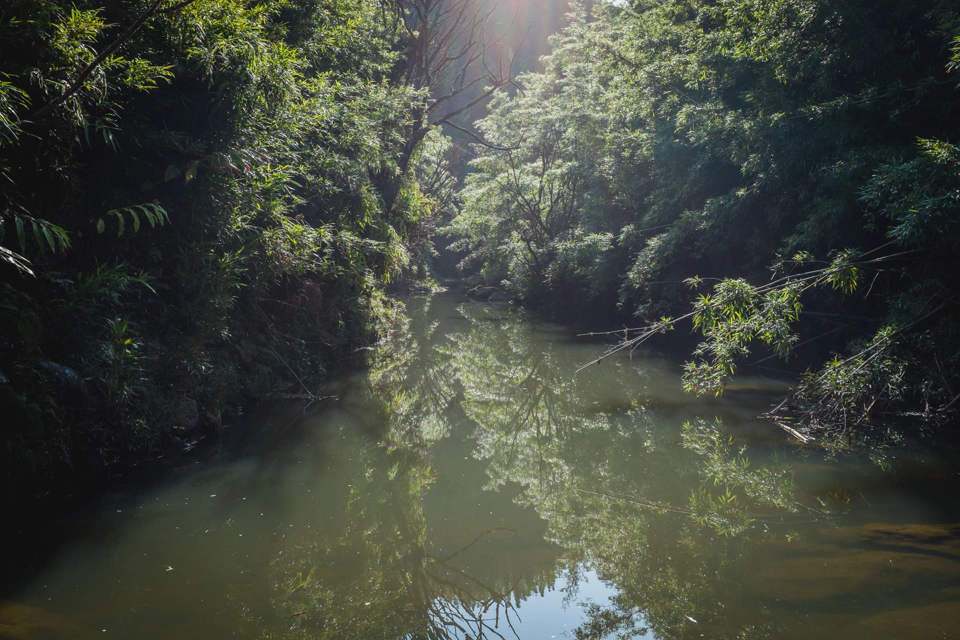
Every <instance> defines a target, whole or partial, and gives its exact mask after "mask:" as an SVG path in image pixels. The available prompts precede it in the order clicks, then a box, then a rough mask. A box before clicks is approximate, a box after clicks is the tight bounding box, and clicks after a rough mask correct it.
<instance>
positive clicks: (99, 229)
mask: <svg viewBox="0 0 960 640" xmlns="http://www.w3.org/2000/svg"><path fill="white" fill-rule="evenodd" d="M106 226H107V225H106V223H105V222H104V221H103V218H100V219H99V220H97V233H103V230H104V229H105V228H106Z"/></svg>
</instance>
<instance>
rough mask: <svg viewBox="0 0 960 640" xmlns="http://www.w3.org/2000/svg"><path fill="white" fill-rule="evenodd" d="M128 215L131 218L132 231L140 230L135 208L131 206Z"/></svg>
mask: <svg viewBox="0 0 960 640" xmlns="http://www.w3.org/2000/svg"><path fill="white" fill-rule="evenodd" d="M130 217H131V218H133V232H134V233H136V232H137V231H140V218H139V217H138V216H137V210H136V209H135V208H133V207H131V208H130Z"/></svg>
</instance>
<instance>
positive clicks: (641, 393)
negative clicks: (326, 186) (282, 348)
mask: <svg viewBox="0 0 960 640" xmlns="http://www.w3.org/2000/svg"><path fill="white" fill-rule="evenodd" d="M435 302H436V301H431V300H413V301H409V302H408V303H407V307H408V314H407V315H408V317H407V320H406V321H405V323H404V324H403V325H401V326H398V327H397V329H396V331H395V335H394V336H392V338H391V339H390V340H389V341H388V342H387V343H386V344H385V345H384V346H382V347H381V348H380V349H379V350H378V351H377V352H376V354H374V356H373V357H372V359H371V371H370V373H369V376H368V378H367V379H368V381H369V389H368V395H366V396H364V398H363V399H362V401H361V404H363V405H364V406H366V407H367V410H368V411H371V412H374V413H375V415H376V417H375V420H374V421H375V422H376V423H378V424H379V425H380V430H379V431H378V435H377V440H376V441H371V440H369V439H366V440H364V439H362V438H353V439H352V440H350V439H349V438H348V441H349V443H350V444H349V446H350V447H351V448H350V449H349V450H348V451H347V454H348V455H349V456H350V457H351V458H353V459H356V460H358V461H359V464H356V465H355V466H354V467H351V469H352V471H351V475H350V477H349V478H348V479H346V480H345V485H346V486H345V487H339V488H337V487H331V488H328V490H329V491H330V492H336V491H341V492H342V495H339V496H338V497H337V498H336V499H331V500H330V505H331V507H330V508H331V509H332V510H333V511H334V512H335V513H333V514H331V515H329V518H328V521H327V522H324V523H322V527H321V526H318V527H317V529H316V530H315V532H314V533H311V534H310V535H309V536H303V537H300V538H295V537H292V536H290V537H287V538H285V539H284V540H283V541H282V542H279V543H278V546H277V549H276V551H275V552H274V554H273V561H272V564H271V569H270V576H269V578H270V579H269V583H270V584H269V586H268V587H267V589H268V590H269V591H270V594H271V596H270V599H271V606H270V610H271V612H272V613H270V614H262V615H254V614H252V613H250V612H248V616H249V621H250V622H251V623H252V624H255V625H257V627H258V628H260V629H262V630H263V635H264V636H265V637H266V636H269V637H316V638H326V637H329V638H334V637H336V638H342V637H356V638H430V639H434V638H436V639H445V638H467V637H470V638H484V637H505V636H506V637H509V636H513V635H516V634H514V628H513V623H514V622H515V621H516V619H517V617H518V616H517V613H518V611H517V609H516V608H517V606H518V605H519V604H520V603H521V602H522V601H523V600H524V599H525V598H527V597H528V596H530V595H531V594H533V593H535V592H540V593H543V591H544V590H545V589H549V588H552V586H553V584H554V583H555V582H556V580H557V579H558V576H559V575H560V574H561V573H564V574H565V577H566V581H567V583H568V585H569V588H570V590H571V593H573V592H575V591H576V588H577V585H578V582H579V581H580V579H581V576H582V575H583V572H584V571H587V570H592V571H594V572H596V574H597V575H599V576H600V578H601V579H602V580H604V581H605V582H607V583H609V584H610V585H611V586H613V587H614V588H615V590H616V594H617V595H616V596H615V597H613V598H612V600H611V602H610V603H608V604H604V605H601V604H588V606H586V607H585V608H584V612H585V618H586V619H585V621H584V623H583V624H582V625H581V627H580V628H579V629H577V630H576V633H575V635H576V636H577V637H578V638H597V639H599V638H605V637H620V638H628V637H636V636H642V635H644V634H646V633H647V632H652V633H654V634H655V635H656V637H658V638H686V637H690V638H699V637H701V634H709V637H712V638H766V637H778V636H779V635H782V634H783V633H784V631H785V628H784V626H783V625H782V624H780V623H779V622H778V621H776V620H774V619H772V618H771V616H770V615H768V614H767V613H766V612H765V606H764V605H763V604H762V603H761V604H757V603H758V601H762V598H758V597H757V594H756V591H755V590H754V591H751V587H750V586H749V585H747V584H746V582H747V577H748V576H749V575H750V573H751V571H753V570H754V569H755V560H753V556H754V554H753V551H752V550H753V549H754V548H755V547H756V546H757V545H759V544H761V543H764V542H766V541H769V540H770V539H771V537H773V536H774V535H780V537H781V538H782V537H783V534H786V535H788V536H795V535H796V530H797V529H802V527H803V523H802V520H803V519H806V520H810V519H811V515H813V516H816V517H818V518H820V517H824V514H823V513H818V512H816V510H814V509H812V508H810V507H805V506H802V505H801V504H800V502H799V501H798V499H797V498H796V489H795V487H794V485H793V482H792V476H791V474H790V473H789V471H788V470H786V469H785V468H784V467H783V465H769V466H765V465H763V464H759V465H758V464H756V463H754V464H751V463H750V462H749V461H748V459H747V457H746V454H745V452H744V451H742V450H740V449H738V448H737V447H736V446H735V445H734V444H733V443H732V442H731V441H730V439H729V438H728V437H727V435H726V433H725V432H724V431H723V428H722V426H721V425H719V424H717V423H716V422H714V421H713V420H712V418H713V416H712V415H711V420H710V421H704V420H699V419H697V418H696V415H695V409H696V408H695V407H694V408H693V409H690V408H689V407H688V406H687V405H682V404H680V403H677V402H675V401H674V400H672V399H671V397H672V396H671V395H670V393H671V392H670V389H671V388H672V387H678V386H679V383H678V382H677V376H676V375H675V372H673V371H672V370H670V369H668V368H667V365H664V364H663V362H662V361H659V360H657V359H656V358H653V357H651V358H648V359H646V360H644V361H643V362H641V363H638V362H631V361H628V360H621V361H618V362H605V363H604V365H603V367H601V368H599V369H594V370H592V371H591V372H590V373H588V374H586V375H584V374H580V375H579V376H578V375H575V374H574V373H573V372H574V371H575V369H576V364H577V363H579V362H583V361H584V360H586V359H587V358H585V357H584V355H585V352H584V351H583V349H587V350H589V349H592V348H594V347H590V346H589V345H588V346H584V347H577V346H576V345H571V344H567V343H564V342H562V341H561V340H558V337H557V335H556V334H554V335H550V333H551V329H550V327H545V326H542V325H540V326H538V325H535V323H533V322H532V321H531V320H530V318H528V317H525V316H524V315H523V314H521V313H520V312H516V311H513V310H510V309H507V308H503V307H495V306H489V305H475V304H463V305H461V306H459V307H458V308H457V309H456V312H455V313H453V309H452V308H451V306H450V305H449V302H448V301H443V300H442V299H441V302H443V304H442V305H438V306H439V307H440V308H439V309H438V308H434V303H435ZM658 363H659V364H658ZM701 406H703V405H701ZM713 409H716V407H714V408H713ZM720 413H722V411H720ZM684 422H687V423H688V424H687V425H686V426H685V427H683V428H681V425H683V424H684ZM457 434H461V435H460V436H457ZM462 434H469V435H468V437H469V441H470V442H471V443H472V444H470V445H469V446H471V447H472V459H473V460H474V461H476V462H477V463H478V464H482V465H483V472H484V474H485V476H486V480H485V486H484V487H483V489H484V490H485V491H486V492H488V493H496V492H506V493H511V492H512V493H511V495H514V494H515V497H514V498H513V501H514V502H515V503H516V504H517V505H519V506H520V507H522V508H525V509H527V510H533V511H534V512H535V513H536V514H537V515H538V516H539V517H540V518H541V519H542V520H543V521H544V522H545V524H544V525H543V526H544V527H545V535H544V537H545V540H546V542H547V543H549V544H551V545H555V546H556V547H557V548H558V549H559V553H547V554H543V555H542V557H541V556H537V557H536V558H533V557H532V556H530V555H529V554H527V555H528V557H525V558H521V556H522V555H523V554H524V553H525V552H524V549H523V548H522V547H521V546H520V545H516V546H515V547H514V548H509V547H508V546H504V547H503V548H504V549H505V550H504V551H503V554H502V556H501V557H500V558H498V560H499V561H498V562H484V561H483V559H485V558H488V557H489V556H487V555H482V552H481V551H480V547H486V545H488V544H489V543H491V542H494V541H495V539H496V540H501V541H503V540H506V539H508V538H509V537H510V536H512V535H513V534H514V532H511V531H508V530H504V529H503V528H502V527H501V528H490V529H485V528H478V529H477V530H474V531H472V532H471V533H470V534H469V535H464V536H463V539H461V540H459V542H457V543H455V544H456V545H457V547H456V548H457V551H455V552H454V553H450V552H449V551H447V552H445V553H441V552H440V550H439V548H438V546H439V543H438V542H437V540H436V539H435V537H436V535H438V534H437V533H436V532H434V529H435V528H436V527H437V525H438V524H439V523H438V522H430V521H429V520H430V517H431V516H430V514H428V513H427V512H426V511H425V508H424V504H425V496H427V494H428V493H429V492H430V491H431V490H433V487H434V484H435V483H436V482H438V480H439V482H441V483H442V482H443V480H444V479H443V478H438V474H439V473H440V472H439V471H438V464H440V463H441V462H443V460H441V459H440V458H438V456H443V455H448V454H446V453H443V451H444V449H443V446H444V444H443V443H444V442H445V441H451V440H454V439H456V437H462ZM444 464H446V463H444ZM441 466H442V465H441ZM448 466H449V465H448ZM470 508H471V507H470V506H469V505H467V506H463V507H462V508H461V510H460V511H457V512H454V513H452V514H451V513H443V514H436V515H435V516H434V517H437V518H439V517H441V515H442V516H444V519H446V517H450V518H456V517H462V518H463V519H464V520H468V519H469V517H470V513H469V511H468V510H469V509H470ZM474 508H475V507H474ZM331 522H332V523H333V524H331ZM476 554H481V555H479V556H477V555H476ZM468 556H476V557H479V558H481V561H479V562H478V561H477V560H473V561H471V562H464V560H465V558H467V557H468ZM524 562H526V563H527V564H526V565H524V564H523V563H524ZM511 565H515V566H511ZM521 565H522V566H523V567H524V568H522V569H521V568H518V567H520V566H521ZM534 565H535V566H534ZM303 612H306V613H303ZM301 613H303V614H302V615H296V614H301ZM268 630H269V631H268Z"/></svg>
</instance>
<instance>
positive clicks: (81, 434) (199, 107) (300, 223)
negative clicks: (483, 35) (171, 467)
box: [0, 0, 443, 473]
mask: <svg viewBox="0 0 960 640" xmlns="http://www.w3.org/2000/svg"><path fill="white" fill-rule="evenodd" d="M405 11H406V5H405V4H404V3H390V2H378V1H376V0H258V1H248V0H187V1H184V2H172V1H166V0H140V1H136V2H104V1H98V0H89V1H83V0H80V1H77V2H74V3H71V4H70V5H63V6H60V5H58V4H56V3H55V2H52V1H50V0H13V1H12V2H6V3H4V5H3V7H2V9H0V240H2V245H0V405H2V406H0V411H2V412H3V414H4V419H3V427H2V429H0V451H2V453H0V455H2V460H3V464H4V467H5V468H6V469H8V470H10V471H11V472H12V473H19V472H20V471H22V470H23V469H25V468H34V469H44V470H52V469H53V468H57V467H60V466H62V465H75V466H77V467H81V468H90V467H99V466H104V465H109V464H112V463H115V462H118V461H122V460H136V459H140V458H142V457H143V456H144V455H145V454H147V455H157V454H159V453H161V452H162V451H163V450H164V449H168V448H169V447H170V446H171V445H175V447H174V448H179V447H180V446H181V443H180V440H181V439H195V438H196V437H198V436H199V435H200V432H199V431H197V427H198V426H199V427H200V428H203V427H204V425H206V427H207V428H216V427H218V426H219V424H220V421H221V415H222V413H223V412H227V411H228V410H230V409H231V408H232V407H233V406H235V405H236V403H237V402H238V401H240V400H241V399H242V398H244V397H249V396H251V395H261V394H264V393H268V392H272V391H277V390H280V391H290V390H292V391H294V392H296V393H301V392H307V393H309V389H308V386H309V384H310V381H311V380H315V379H316V377H317V376H318V375H319V374H322V373H323V372H324V370H325V368H326V367H328V366H329V364H330V363H331V361H332V360H333V359H334V358H335V357H337V356H338V354H342V353H343V352H344V349H345V347H346V346H347V345H349V344H350V343H351V342H352V341H356V340H358V339H360V338H363V337H364V336H367V335H369V332H370V331H371V329H372V328H373V327H374V326H375V322H376V321H377V319H378V318H382V317H383V316H384V314H387V313H389V304H387V303H386V301H385V298H384V297H383V293H382V290H383V288H384V285H385V284H386V283H388V282H390V281H391V279H394V278H396V277H397V275H398V274H399V273H400V272H401V270H402V269H403V268H404V267H405V266H407V265H409V264H410V262H411V256H414V257H415V258H416V257H417V256H422V255H423V254H424V249H425V247H426V245H425V243H426V242H427V236H428V234H427V233H425V232H424V231H423V229H424V228H430V225H431V224H432V223H431V222H430V219H431V217H432V216H433V213H434V211H435V210H436V209H437V203H436V202H435V201H434V199H433V198H432V196H431V195H430V193H429V191H428V190H427V189H428V188H429V185H428V186H427V187H425V189H421V188H420V186H419V185H420V181H419V180H418V178H422V177H423V176H430V175H433V174H435V173H436V171H433V173H431V171H432V169H431V166H430V161H431V158H432V156H431V155H430V154H429V153H422V152H421V149H424V148H437V147H438V145H439V147H440V148H441V150H442V148H443V145H442V143H440V142H439V141H437V140H435V139H434V135H433V134H430V135H427V133H429V132H423V131H422V129H423V125H422V124H421V123H418V122H417V121H416V117H417V114H418V113H420V111H422V108H421V106H420V105H422V104H423V103H424V101H425V99H426V96H425V93H424V91H418V90H416V89H414V88H413V87H412V86H411V84H410V83H409V82H405V81H402V77H403V70H404V68H405V65H406V62H407V54H406V49H405V48H404V44H403V39H402V36H404V35H405V33H406V31H405V30H404V27H403V20H402V18H403V16H404V12H405ZM418 109H419V110H420V111H418ZM415 129H416V130H418V131H419V133H418V136H419V139H418V143H419V140H427V141H429V142H430V144H429V145H427V147H424V145H421V144H417V145H414V146H413V147H411V145H410V133H411V131H413V130H415ZM434 155H436V154H434ZM401 158H405V163H407V164H409V165H410V166H411V168H410V170H405V169H406V167H401V166H399V165H398V160H399V159H401ZM434 180H435V181H436V178H434ZM440 182H442V180H440ZM291 384H292V385H293V387H292V388H291ZM185 445H186V446H189V442H187V443H185Z"/></svg>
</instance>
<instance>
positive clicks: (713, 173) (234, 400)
mask: <svg viewBox="0 0 960 640" xmlns="http://www.w3.org/2000/svg"><path fill="white" fill-rule="evenodd" d="M504 4H505V5H510V6H502V7H498V6H496V5H490V4H487V3H483V2H480V1H479V0H444V1H441V0H179V1H178V0H137V1H135V2H124V1H119V0H116V1H114V0H75V1H74V2H72V3H69V4H68V3H66V2H54V0H9V1H8V2H5V3H4V5H3V7H2V8H0V412H2V414H3V415H4V419H3V427H2V428H0V456H2V460H3V463H4V468H5V470H6V471H5V474H6V475H7V481H8V482H7V485H8V486H10V487H13V486H15V485H16V484H18V483H20V482H35V481H36V478H39V477H45V478H57V477H63V476H64V475H67V476H70V475H74V476H89V475H94V474H100V473H103V472H104V470H106V471H108V472H112V471H116V470H118V469H124V468H129V467H130V466H131V465H135V464H137V463H140V462H142V461H144V460H148V459H155V458H157V457H158V456H160V455H162V454H164V453H165V452H170V451H181V450H189V448H191V447H193V446H195V445H196V443H197V442H198V440H199V439H200V438H202V437H205V436H207V435H211V434H214V435H215V434H216V433H217V432H218V431H219V429H221V427H222V426H223V424H224V420H225V419H226V418H227V417H228V416H231V415H233V414H235V413H236V412H237V411H238V407H241V406H243V404H244V403H245V402H248V401H250V400H252V399H261V400H262V399H269V398H283V397H305V398H311V397H313V396H312V394H313V393H314V391H315V389H316V383H317V382H318V381H319V380H322V379H324V377H325V376H327V377H329V376H330V375H332V372H334V370H335V369H336V368H337V367H338V366H340V365H339V363H342V362H344V361H347V360H349V359H350V358H351V357H352V354H353V353H355V352H356V350H357V349H359V348H362V347H364V346H366V345H370V344H372V343H374V342H376V341H377V340H378V339H379V337H380V336H382V335H384V334H385V333H386V331H387V327H388V326H389V325H390V323H391V322H392V321H393V319H394V318H395V316H396V314H397V311H396V303H395V302H394V300H393V298H392V297H391V295H390V293H391V292H393V291H396V290H400V289H401V288H403V287H404V286H409V285H410V284H411V283H415V284H418V285H420V286H425V287H427V288H429V287H431V286H433V285H435V284H436V282H438V281H440V280H442V279H443V278H445V277H448V276H451V275H456V277H458V278H460V279H461V280H462V282H463V283H465V286H466V287H467V288H469V287H476V286H481V285H482V286H487V287H495V288H497V289H499V290H501V291H502V292H504V293H505V294H506V295H507V296H509V297H510V298H511V299H512V300H513V301H514V302H516V303H517V304H520V305H523V306H525V307H528V308H531V309H534V310H536V311H538V312H540V313H544V314H553V315H555V316H557V317H562V316H564V315H565V314H567V315H568V314H570V313H571V312H574V311H577V310H580V311H584V312H587V311H593V312H597V315H598V317H599V316H605V317H609V316H610V315H612V314H619V316H618V317H620V318H621V319H622V324H624V325H625V326H628V327H632V328H626V329H623V330H620V331H618V332H616V333H614V334H611V335H610V342H611V343H612V345H613V346H612V347H611V348H610V349H609V351H608V352H607V353H606V354H605V355H603V356H601V357H600V358H598V359H597V360H596V361H594V363H596V364H599V363H600V361H602V360H604V359H606V358H607V357H613V356H614V355H616V354H621V355H622V354H623V353H624V352H626V351H631V350H633V349H635V348H636V347H638V346H639V345H640V344H641V343H644V342H649V341H655V342H657V343H662V344H668V343H669V342H670V341H671V340H677V341H678V342H680V343H681V344H684V345H688V346H689V345H692V346H690V348H688V349H687V356H688V357H687V360H688V362H687V364H686V365H685V366H684V369H683V372H682V376H683V378H682V379H683V386H684V388H685V390H687V391H688V392H690V393H691V394H699V395H703V394H720V393H722V392H723V390H724V388H725V386H726V385H727V384H728V383H729V382H730V380H731V378H732V377H733V376H734V375H735V373H736V372H737V371H738V369H740V370H742V369H743V368H744V367H746V366H748V365H750V364H751V363H752V362H754V361H755V360H756V359H757V358H758V357H759V358H764V359H766V360H767V361H768V362H769V361H770V359H773V360H775V359H776V358H780V359H782V360H785V361H786V362H787V364H786V365H783V366H788V367H792V369H791V370H792V371H794V372H795V373H796V374H797V378H796V379H797V384H796V386H795V387H794V388H793V389H792V390H791V391H790V392H789V394H788V395H787V396H786V397H785V398H783V402H781V403H780V405H779V406H778V407H777V408H776V409H775V410H774V411H773V412H772V413H771V416H770V417H771V419H773V420H775V421H776V422H777V423H779V424H780V425H781V426H783V427H784V428H785V429H788V430H789V431H791V432H792V433H794V434H795V435H796V436H797V437H799V438H800V439H804V438H807V437H812V436H816V437H818V438H820V439H825V440H828V441H830V442H832V443H834V444H835V445H836V446H839V447H844V446H846V447H850V446H860V445H863V444H870V443H873V444H880V445H887V444H890V443H892V442H905V441H914V440H917V439H924V438H934V439H936V440H935V441H939V440H943V439H946V438H947V437H948V436H949V427H950V425H951V424H952V422H953V421H954V419H955V413H956V408H957V405H958V399H960V395H958V393H960V361H958V359H960V329H958V327H960V317H958V315H960V309H958V302H960V301H958V297H960V286H958V285H960V283H958V277H960V273H958V272H957V270H956V268H955V264H956V263H955V262H954V261H955V260H956V259H957V257H958V251H960V245H958V241H960V235H958V234H960V229H958V226H957V222H958V215H960V146H957V143H958V141H957V139H956V138H957V133H958V125H956V124H955V122H956V110H957V109H958V107H960V93H958V88H960V78H958V77H956V70H957V67H960V3H958V2H957V1H956V0H939V1H936V2H930V3H917V2H910V1H907V0H877V1H874V2H865V1H863V0H774V1H771V0H763V1H760V0H658V1H653V0H629V1H626V2H624V1H618V2H606V1H604V0H577V1H575V2H571V3H570V4H569V6H567V7H564V11H565V12H567V13H566V16H565V17H563V19H562V24H561V21H560V20H559V19H558V20H556V21H555V22H556V24H554V22H553V21H551V20H546V21H544V20H540V21H538V22H536V23H534V22H533V21H532V17H531V16H529V15H527V13H529V12H527V13H525V14H523V17H521V10H520V9H518V8H517V6H516V3H504ZM520 6H521V8H522V7H523V5H522V3H521V5H520ZM524 19H526V21H527V23H524ZM528 23H529V24H528ZM554 28H556V29H558V32H557V33H556V34H555V35H553V36H552V37H551V38H550V39H549V45H548V46H540V45H539V44H538V42H541V41H542V42H546V36H547V35H548V34H547V33H544V31H545V30H553V29H554ZM528 38H529V39H530V40H529V41H528V40H527V39H528ZM538 38H539V40H538ZM541 53H542V54H545V55H543V57H542V58H539V60H537V56H539V55H540V54H541ZM521 62H524V63H525V64H520V63H521ZM450 256H454V257H455V261H456V262H458V264H457V270H458V273H457V274H451V273H441V270H442V269H441V267H440V265H442V264H444V263H445V261H446V262H450V260H449V258H450ZM602 328H606V327H602ZM602 328H601V329H602ZM691 332H693V333H694V334H695V335H696V339H695V340H694V341H692V342H691V340H689V339H684V338H682V336H681V334H682V335H687V334H690V333H691ZM664 334H666V335H664ZM583 364H584V365H588V364H590V363H588V362H585V363H583ZM589 371H590V369H589V368H587V369H586V370H585V371H584V372H583V373H581V374H579V375H584V374H586V375H589ZM571 373H572V372H571ZM678 375H680V374H678Z"/></svg>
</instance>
